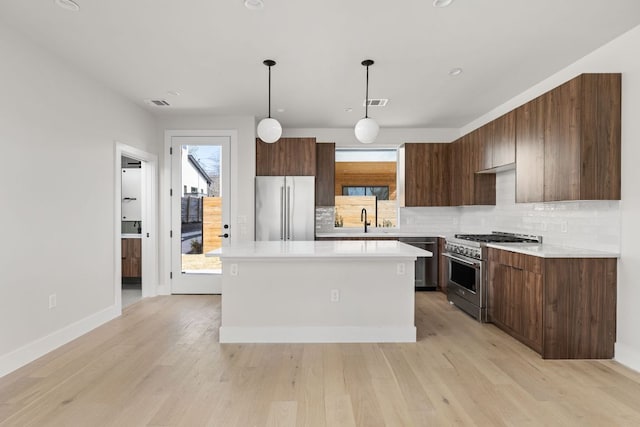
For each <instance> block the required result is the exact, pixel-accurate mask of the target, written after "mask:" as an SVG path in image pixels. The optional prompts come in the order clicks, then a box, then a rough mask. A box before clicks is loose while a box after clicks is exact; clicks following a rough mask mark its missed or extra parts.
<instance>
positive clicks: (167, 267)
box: [160, 129, 238, 295]
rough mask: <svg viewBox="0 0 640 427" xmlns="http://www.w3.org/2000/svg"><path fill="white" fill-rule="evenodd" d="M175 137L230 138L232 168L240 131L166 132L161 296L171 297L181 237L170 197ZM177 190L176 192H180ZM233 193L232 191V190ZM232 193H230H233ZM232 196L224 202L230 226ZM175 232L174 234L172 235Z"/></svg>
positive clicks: (163, 174)
mask: <svg viewBox="0 0 640 427" xmlns="http://www.w3.org/2000/svg"><path fill="white" fill-rule="evenodd" d="M175 137H227V138H229V165H228V167H229V168H231V167H232V164H233V158H232V156H231V151H232V150H233V147H234V146H237V144H238V131H237V130H235V129H205V130H165V131H164V165H163V169H162V194H163V195H164V196H163V197H162V201H163V203H162V212H163V220H162V227H163V233H162V238H163V242H166V243H163V244H162V249H163V253H162V277H163V279H164V280H163V281H164V283H166V286H162V287H161V289H160V293H161V294H166V295H171V294H172V293H173V289H172V288H173V282H172V275H173V274H174V272H172V260H171V251H172V245H173V242H172V237H171V235H172V234H173V235H174V236H176V237H177V236H179V234H180V231H179V230H172V215H171V212H172V197H173V196H170V193H171V189H172V171H171V164H172V160H171V146H172V140H173V138H175ZM232 172H233V171H231V170H230V173H229V179H230V180H232V179H233V173H232ZM229 188H230V190H231V189H232V188H233V186H232V185H229ZM179 190H180V189H177V190H176V191H179ZM231 191H232V190H231ZM231 191H230V192H229V193H231ZM231 199H232V196H231V194H229V196H228V197H226V200H225V201H224V203H225V204H228V209H229V218H228V221H229V224H231V222H232V221H231V218H232V217H233V210H232V209H231V207H232V200H231ZM172 231H173V233H172ZM175 274H179V272H175Z"/></svg>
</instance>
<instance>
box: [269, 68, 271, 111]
mask: <svg viewBox="0 0 640 427" xmlns="http://www.w3.org/2000/svg"><path fill="white" fill-rule="evenodd" d="M269 118H271V65H269Z"/></svg>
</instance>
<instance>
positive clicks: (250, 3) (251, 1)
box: [244, 0, 264, 10]
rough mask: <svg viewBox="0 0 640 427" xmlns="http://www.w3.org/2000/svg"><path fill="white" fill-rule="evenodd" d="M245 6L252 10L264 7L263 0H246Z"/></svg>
mask: <svg viewBox="0 0 640 427" xmlns="http://www.w3.org/2000/svg"><path fill="white" fill-rule="evenodd" d="M244 7H246V8H247V9H251V10H258V9H262V8H263V7H264V2H263V1H262V0H244Z"/></svg>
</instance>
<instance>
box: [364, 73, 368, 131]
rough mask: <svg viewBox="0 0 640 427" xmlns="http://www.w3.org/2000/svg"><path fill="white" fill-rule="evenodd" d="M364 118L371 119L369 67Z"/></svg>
mask: <svg viewBox="0 0 640 427" xmlns="http://www.w3.org/2000/svg"><path fill="white" fill-rule="evenodd" d="M364 118H365V119H368V118H369V66H368V65H367V89H366V95H365V100H364Z"/></svg>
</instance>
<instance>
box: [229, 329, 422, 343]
mask: <svg viewBox="0 0 640 427" xmlns="http://www.w3.org/2000/svg"><path fill="white" fill-rule="evenodd" d="M220 342H221V343H338V342H339V343H358V342H416V328H415V326H410V327H397V328H386V327H385V328H376V327H370V328H367V327H297V328H296V327H290V328H286V327H282V328H278V327H238V326H221V327H220Z"/></svg>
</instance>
